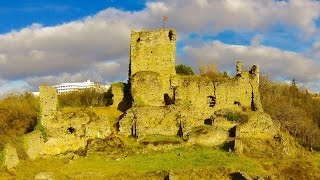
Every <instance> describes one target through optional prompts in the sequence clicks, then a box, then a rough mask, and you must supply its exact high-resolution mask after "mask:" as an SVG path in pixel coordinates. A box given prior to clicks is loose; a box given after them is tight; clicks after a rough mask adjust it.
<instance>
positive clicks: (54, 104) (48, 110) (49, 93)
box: [39, 86, 58, 120]
mask: <svg viewBox="0 0 320 180" xmlns="http://www.w3.org/2000/svg"><path fill="white" fill-rule="evenodd" d="M39 90H40V114H41V120H44V119H50V118H52V117H54V116H55V114H56V112H57V109H58V91H57V89H56V88H54V87H51V86H40V87H39Z"/></svg>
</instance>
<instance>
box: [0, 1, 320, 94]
mask: <svg viewBox="0 0 320 180" xmlns="http://www.w3.org/2000/svg"><path fill="white" fill-rule="evenodd" d="M164 15H166V16H168V17H169V21H168V23H167V24H166V27H168V28H175V29H177V33H178V42H177V55H176V59H177V63H183V64H187V65H190V66H192V67H193V68H194V70H195V71H197V69H198V67H199V65H200V64H208V63H215V64H217V65H218V67H219V68H220V69H223V70H228V71H234V63H235V62H236V61H237V60H241V61H243V62H244V64H246V65H247V66H248V67H249V66H251V65H252V64H258V65H259V66H260V69H261V73H263V74H267V75H270V76H271V78H273V79H274V80H282V81H289V80H291V79H293V78H295V79H296V80H297V82H298V83H299V84H300V85H301V86H304V87H306V88H308V89H310V90H312V91H314V92H318V91H320V83H319V79H320V71H319V70H318V69H319V68H320V62H319V61H320V36H319V35H320V34H319V32H320V31H319V26H320V2H319V1H315V0H288V1H277V0H274V1H273V0H270V1H255V0H217V1H209V0H184V1H181V0H153V1H144V0H137V1H131V0H130V1H119V0H95V1H88V0H77V1H74V0H41V1H35V0H24V1H21V0H10V1H9V0H4V1H1V2H0V22H1V23H0V95H1V94H3V93H5V92H7V91H24V90H37V87H38V86H39V85H40V84H57V83H61V82H74V81H85V80H86V79H89V78H90V79H92V80H96V81H100V82H104V83H109V82H114V81H123V80H126V78H127V68H128V60H129V57H128V54H129V39H130V30H133V29H134V30H139V29H156V28H159V27H161V26H162V22H161V19H162V17H163V16H164Z"/></svg>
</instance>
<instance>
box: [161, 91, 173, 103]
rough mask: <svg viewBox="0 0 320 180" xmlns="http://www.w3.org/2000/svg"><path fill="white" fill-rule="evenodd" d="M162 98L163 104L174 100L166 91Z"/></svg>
mask: <svg viewBox="0 0 320 180" xmlns="http://www.w3.org/2000/svg"><path fill="white" fill-rule="evenodd" d="M163 98H164V104H165V105H170V104H174V100H173V99H172V98H171V97H170V96H169V95H168V93H165V94H164V95H163Z"/></svg>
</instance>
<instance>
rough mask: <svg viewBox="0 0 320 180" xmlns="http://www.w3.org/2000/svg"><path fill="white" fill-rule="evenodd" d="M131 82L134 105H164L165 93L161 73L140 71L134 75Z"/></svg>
mask: <svg viewBox="0 0 320 180" xmlns="http://www.w3.org/2000/svg"><path fill="white" fill-rule="evenodd" d="M131 84H132V86H131V94H132V97H133V105H144V106H163V105H164V95H163V94H164V93H163V89H162V82H161V77H160V75H159V73H156V72H152V71H139V72H137V73H135V74H134V75H133V76H132V78H131Z"/></svg>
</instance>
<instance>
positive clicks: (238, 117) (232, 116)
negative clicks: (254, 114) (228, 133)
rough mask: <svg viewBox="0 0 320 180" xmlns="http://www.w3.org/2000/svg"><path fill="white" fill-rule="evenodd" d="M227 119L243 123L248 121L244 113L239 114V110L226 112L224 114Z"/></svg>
mask: <svg viewBox="0 0 320 180" xmlns="http://www.w3.org/2000/svg"><path fill="white" fill-rule="evenodd" d="M224 117H225V118H227V119H228V120H229V121H234V122H239V123H245V122H247V121H248V116H247V115H245V114H241V113H240V112H227V113H226V114H225V115H224Z"/></svg>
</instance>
